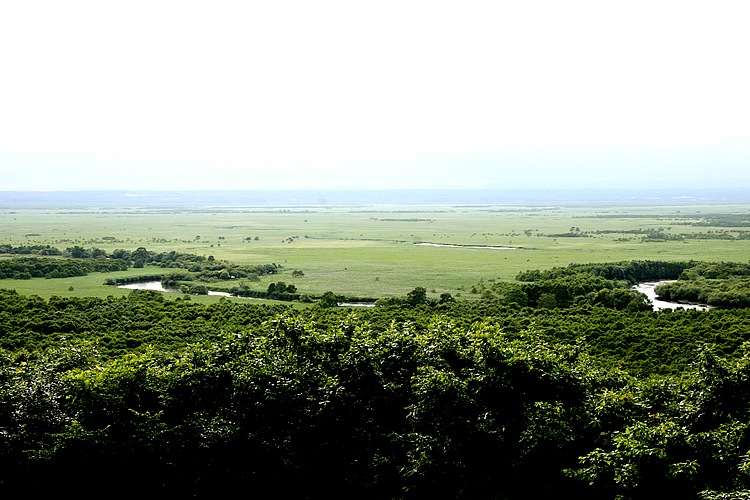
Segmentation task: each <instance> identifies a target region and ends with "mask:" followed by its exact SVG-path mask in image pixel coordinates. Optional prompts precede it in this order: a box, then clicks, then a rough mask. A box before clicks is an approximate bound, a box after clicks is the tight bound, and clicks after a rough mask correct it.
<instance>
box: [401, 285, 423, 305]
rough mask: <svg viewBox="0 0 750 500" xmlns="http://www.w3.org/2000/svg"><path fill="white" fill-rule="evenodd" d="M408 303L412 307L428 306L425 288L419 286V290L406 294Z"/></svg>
mask: <svg viewBox="0 0 750 500" xmlns="http://www.w3.org/2000/svg"><path fill="white" fill-rule="evenodd" d="M406 302H407V303H408V304H409V305H411V306H418V305H420V304H427V302H428V299H427V290H426V289H425V288H424V287H421V286H418V287H417V288H415V289H414V290H412V291H411V292H409V293H408V294H406Z"/></svg>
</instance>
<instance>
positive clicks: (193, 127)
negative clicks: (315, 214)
mask: <svg viewBox="0 0 750 500" xmlns="http://www.w3.org/2000/svg"><path fill="white" fill-rule="evenodd" d="M748 19H750V2H747V1H724V2H722V1H720V0H711V1H703V2H692V1H689V0H682V1H660V0H649V1H638V0H629V1H627V2H613V1H603V0H596V1H576V0H572V1H571V0H566V1H533V0H531V1H528V0H524V1H518V0H514V1H507V2H506V1H501V0H495V1H488V2H471V1H467V0H464V1H460V2H459V1H456V2H440V1H435V0H433V1H408V0H399V1H393V2H390V1H384V0H378V1H372V2H362V1H352V0H348V1H335V2H332V1H325V0H323V1H320V0H316V1H294V2H285V1H277V0H274V1H268V0H264V1H257V2H256V1H238V2H222V1H217V0H212V1H210V2H208V1H206V2H190V1H158V0H149V1H143V2H141V1H133V0H129V1H127V2H107V1H101V0H96V1H76V0H68V1H64V2H62V1H46V2H45V1H34V0H24V1H8V2H2V3H1V4H0V173H1V175H0V190H16V189H19V190H20V189H23V190H27V189H29V190H37V189H38V190H49V189H100V188H104V189H144V188H147V189H193V188H210V189H239V188H247V189H258V188H264V189H265V188H394V187H409V188H446V187H462V188H463V187H499V188H503V187H507V188H518V187H542V188H547V187H574V186H579V187H643V186H646V185H648V184H649V183H650V182H654V183H656V184H657V185H658V186H660V187H662V186H680V187H683V186H692V187H701V186H710V187H738V186H741V187H750V63H749V62H748V61H750V30H749V29H748V28H747V21H748Z"/></svg>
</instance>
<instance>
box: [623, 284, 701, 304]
mask: <svg viewBox="0 0 750 500" xmlns="http://www.w3.org/2000/svg"><path fill="white" fill-rule="evenodd" d="M673 281H675V280H662V281H648V282H644V283H638V284H637V285H635V286H634V287H633V290H636V291H638V292H641V293H643V294H645V295H646V297H648V299H649V300H650V301H651V303H652V304H653V305H654V310H655V311H658V310H661V309H679V308H682V309H696V310H698V311H706V310H708V309H710V307H709V306H705V305H702V304H691V303H685V302H667V301H666V300H659V299H657V298H656V290H655V289H656V287H657V286H658V285H660V284H662V283H672V282H673Z"/></svg>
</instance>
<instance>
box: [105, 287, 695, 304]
mask: <svg viewBox="0 0 750 500" xmlns="http://www.w3.org/2000/svg"><path fill="white" fill-rule="evenodd" d="M672 281H674V280H663V281H649V282H644V283H638V284H637V285H635V286H634V287H632V288H633V290H636V291H638V292H641V293H643V294H645V295H646V297H648V299H649V300H650V301H651V303H652V304H653V306H654V310H656V311H658V310H660V309H678V308H683V309H696V310H698V311H705V310H708V309H710V307H709V306H706V305H702V304H689V303H683V302H667V301H665V300H659V299H657V298H656V291H655V288H656V287H657V286H658V285H660V284H661V283H671V282H672ZM118 288H127V289H130V290H155V291H157V292H179V290H177V289H173V288H164V287H163V286H162V284H161V281H146V282H144V283H130V284H127V285H119V286H118ZM208 294H209V295H217V296H220V297H231V296H232V294H231V293H228V292H214V291H211V290H209V292H208ZM256 300H263V299H256ZM374 305H375V304H374V303H373V302H353V303H349V302H342V303H340V304H339V306H343V307H373V306H374Z"/></svg>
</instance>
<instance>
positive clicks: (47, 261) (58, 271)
mask: <svg viewBox="0 0 750 500" xmlns="http://www.w3.org/2000/svg"><path fill="white" fill-rule="evenodd" d="M126 269H127V265H126V264H124V263H122V262H118V261H113V260H107V259H90V260H78V259H64V258H57V257H13V258H10V259H0V279H20V280H24V279H32V278H70V277H73V276H86V275H88V274H89V273H93V272H99V273H107V272H114V271H124V270H126Z"/></svg>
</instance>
